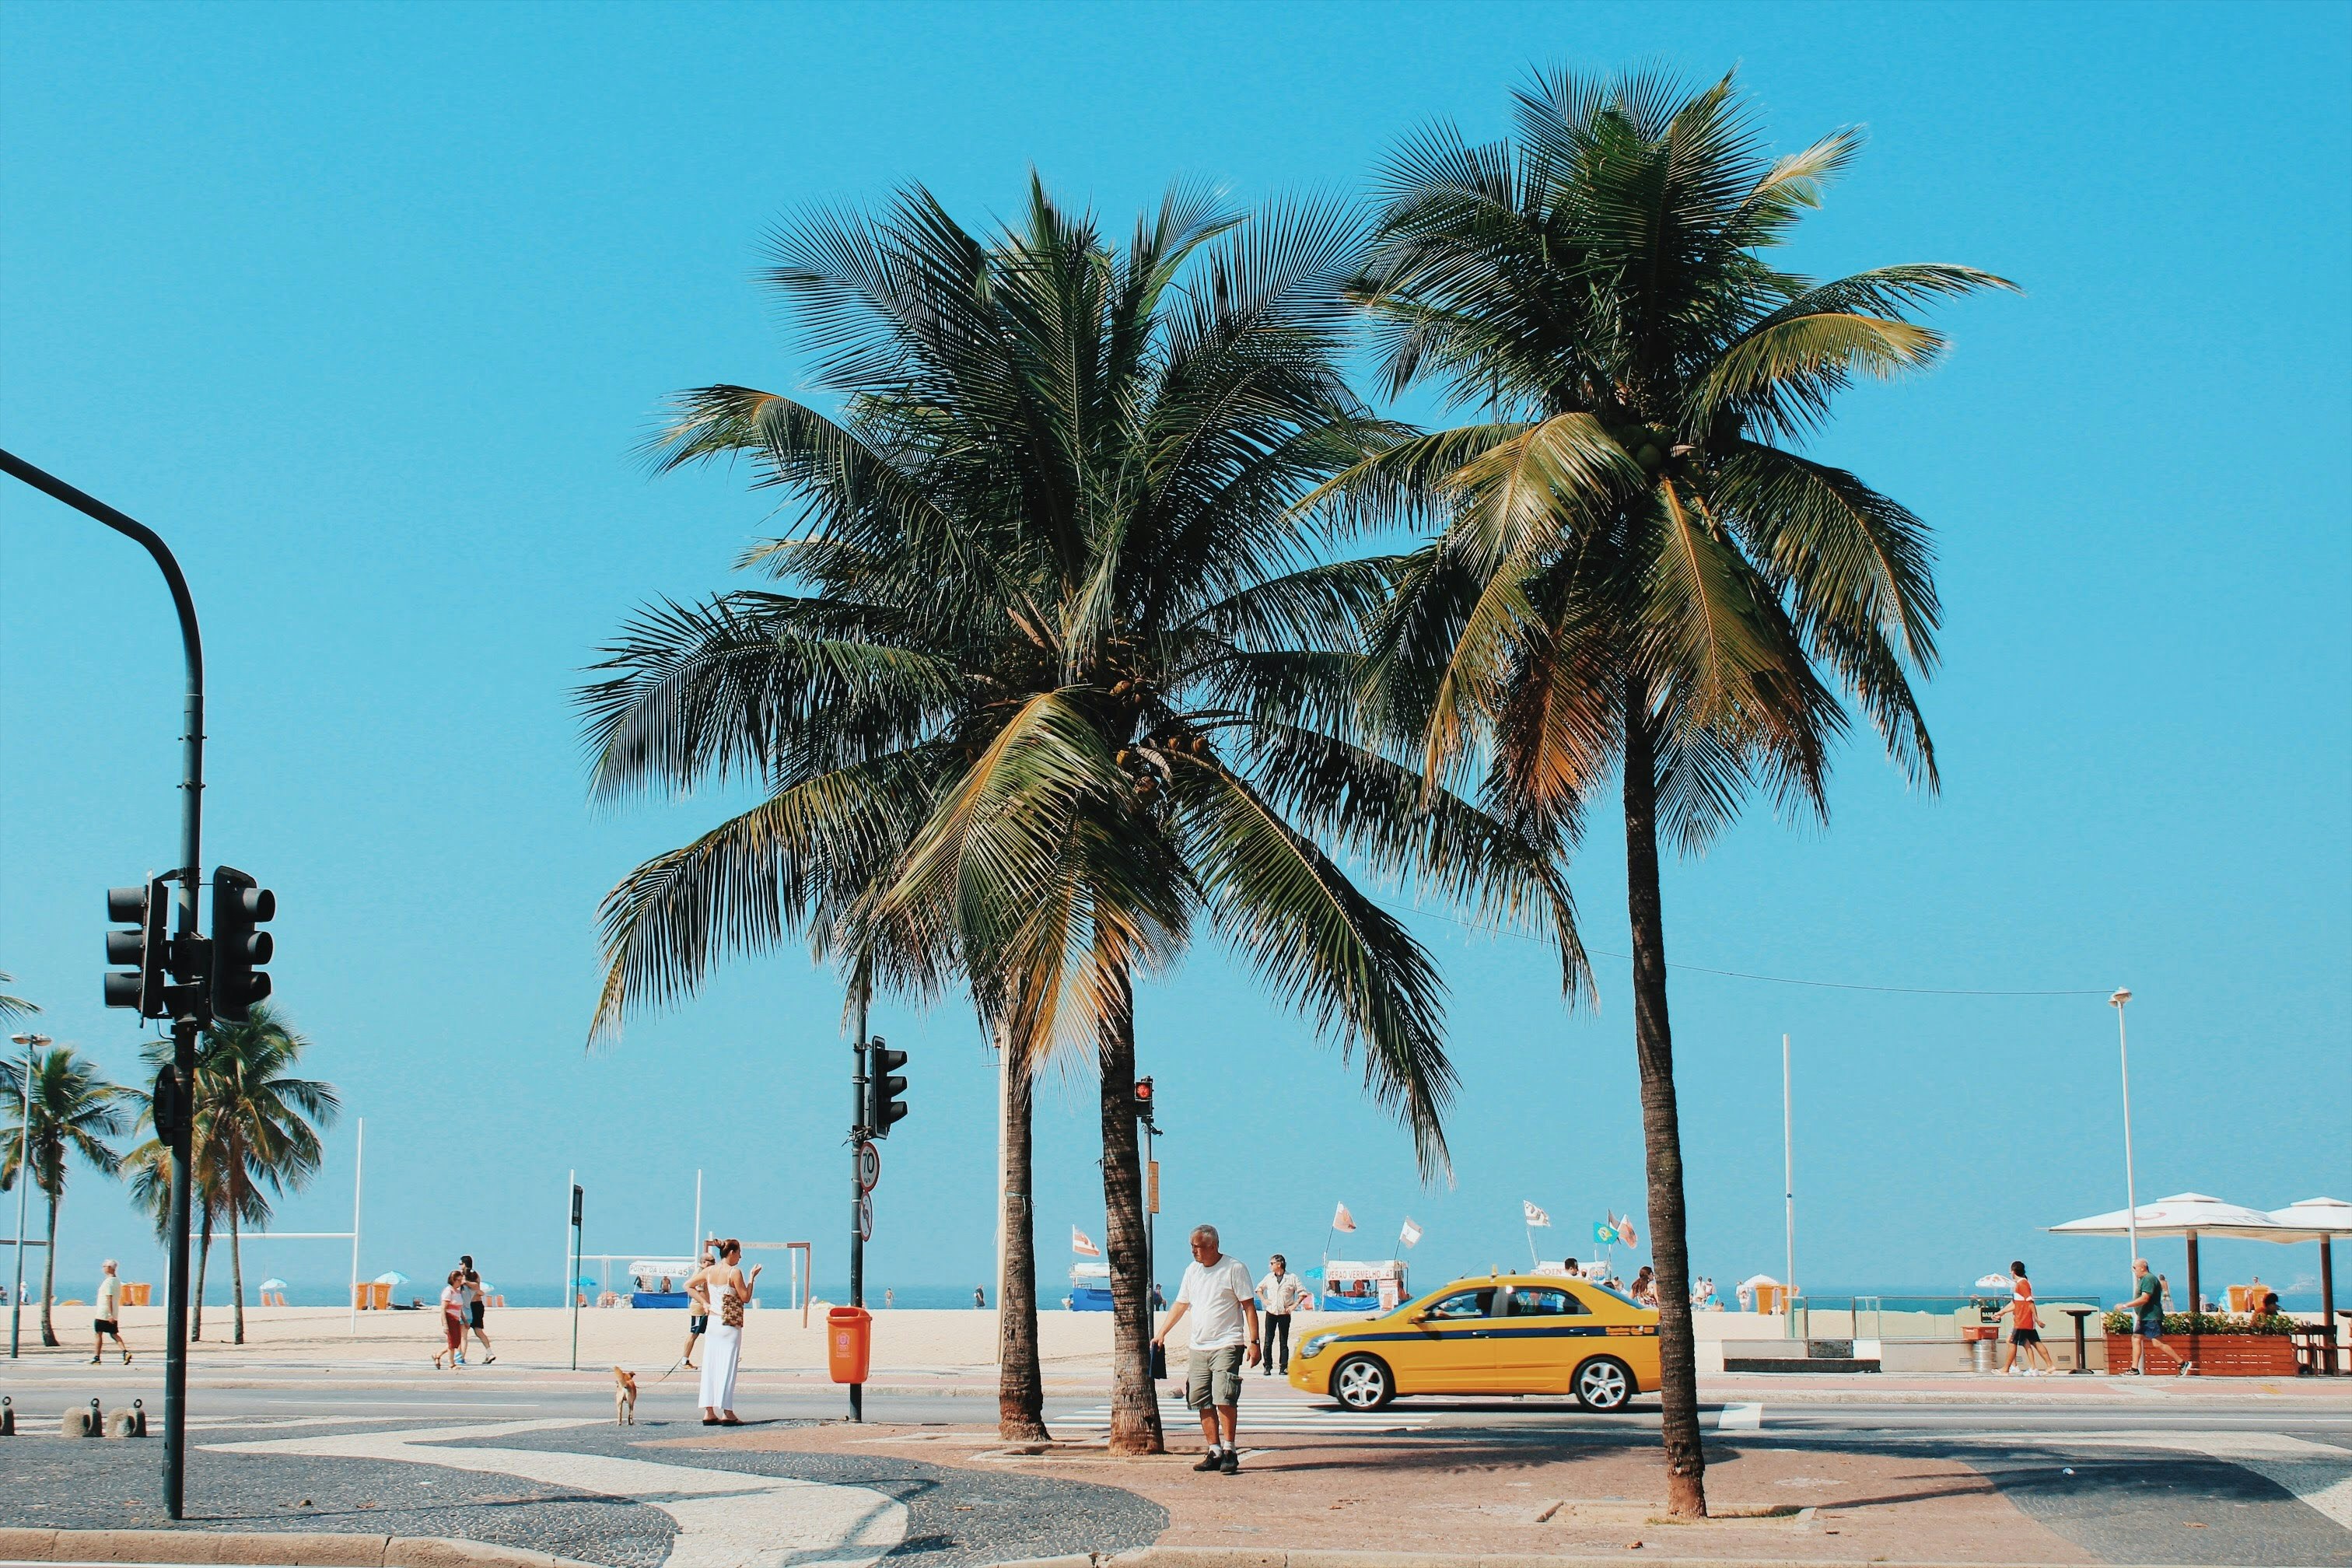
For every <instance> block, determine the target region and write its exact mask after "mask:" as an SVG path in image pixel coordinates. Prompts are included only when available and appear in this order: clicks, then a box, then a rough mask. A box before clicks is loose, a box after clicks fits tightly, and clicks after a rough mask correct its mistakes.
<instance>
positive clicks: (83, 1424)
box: [58, 1405, 98, 1437]
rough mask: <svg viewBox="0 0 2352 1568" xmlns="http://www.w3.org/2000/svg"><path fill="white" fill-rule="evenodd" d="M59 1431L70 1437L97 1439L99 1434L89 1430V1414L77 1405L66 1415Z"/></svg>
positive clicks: (59, 1422)
mask: <svg viewBox="0 0 2352 1568" xmlns="http://www.w3.org/2000/svg"><path fill="white" fill-rule="evenodd" d="M58 1432H59V1433H61V1434H62V1435H64V1436H68V1437H95V1436H98V1434H97V1433H95V1432H92V1431H91V1430H90V1429H89V1411H87V1410H84V1409H82V1408H81V1407H80V1406H79V1405H76V1406H74V1407H72V1408H71V1409H68V1411H67V1412H66V1413H65V1415H64V1417H63V1418H62V1419H61V1420H59V1421H58Z"/></svg>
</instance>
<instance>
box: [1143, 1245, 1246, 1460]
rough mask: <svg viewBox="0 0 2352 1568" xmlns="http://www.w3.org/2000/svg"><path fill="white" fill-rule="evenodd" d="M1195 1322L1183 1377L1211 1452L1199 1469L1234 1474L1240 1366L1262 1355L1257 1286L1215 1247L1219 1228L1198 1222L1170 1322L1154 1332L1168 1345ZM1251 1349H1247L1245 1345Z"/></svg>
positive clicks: (1154, 1337)
mask: <svg viewBox="0 0 2352 1568" xmlns="http://www.w3.org/2000/svg"><path fill="white" fill-rule="evenodd" d="M1188 1311H1190V1312H1193V1313H1196V1314H1198V1316H1196V1317H1195V1318H1194V1320H1193V1322H1192V1364H1191V1366H1190V1367H1188V1368H1187V1369H1186V1373H1185V1378H1184V1403H1185V1404H1187V1405H1191V1406H1192V1408H1193V1409H1195V1410H1197V1411H1199V1412H1200V1413H1201V1436H1203V1437H1205V1438H1207V1439H1208V1442H1209V1451H1208V1453H1207V1454H1206V1455H1204V1456H1203V1457H1202V1460H1201V1462H1200V1463H1199V1464H1197V1465H1195V1466H1193V1467H1192V1468H1194V1469H1196V1470H1223V1471H1224V1473H1225V1474H1227V1475H1229V1476H1230V1475H1233V1474H1234V1473H1235V1472H1237V1471H1239V1470H1240V1469H1241V1468H1242V1460H1241V1450H1240V1449H1239V1448H1238V1447H1236V1446H1235V1443H1234V1426H1235V1425H1236V1421H1237V1418H1238V1416H1239V1415H1240V1413H1241V1412H1240V1405H1241V1400H1242V1368H1243V1367H1244V1365H1252V1364H1255V1363H1256V1361H1257V1359H1258V1339H1257V1287H1256V1285H1255V1282H1254V1281H1252V1280H1251V1279H1250V1272H1249V1268H1248V1267H1247V1266H1246V1265H1244V1263H1243V1262H1242V1260H1241V1259H1240V1258H1227V1257H1225V1256H1224V1255H1223V1254H1222V1253H1220V1252H1219V1251H1218V1250H1217V1227H1216V1226H1213V1225H1203V1226H1195V1227H1194V1228H1193V1231H1192V1262H1191V1263H1189V1264H1186V1265H1185V1267H1184V1283H1183V1284H1182V1285H1181V1286H1180V1287H1179V1288H1178V1289H1177V1291H1176V1304H1175V1305H1174V1306H1173V1307H1171V1308H1170V1309H1169V1311H1168V1321H1166V1322H1165V1323H1162V1324H1161V1325H1160V1331H1159V1332H1158V1333H1156V1334H1154V1335H1152V1336H1151V1342H1152V1343H1153V1344H1155V1345H1163V1346H1164V1345H1165V1344H1167V1342H1168V1336H1169V1335H1170V1334H1171V1333H1172V1332H1174V1331H1175V1329H1176V1325H1177V1324H1178V1323H1179V1322H1181V1321H1183V1318H1184V1314H1185V1313H1186V1312H1188ZM1244 1345H1246V1346H1247V1347H1248V1352H1247V1354H1246V1356H1244V1351H1243V1347H1244Z"/></svg>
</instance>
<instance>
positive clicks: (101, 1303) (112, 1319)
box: [89, 1258, 131, 1366]
mask: <svg viewBox="0 0 2352 1568" xmlns="http://www.w3.org/2000/svg"><path fill="white" fill-rule="evenodd" d="M121 1310H122V1281H121V1279H117V1278H116V1277H115V1273H114V1259H112V1258H108V1259H107V1260H106V1271H105V1272H104V1273H102V1274H100V1276H99V1278H98V1316H97V1318H96V1319H95V1320H94V1321H92V1323H91V1324H90V1326H91V1327H92V1328H94V1329H96V1330H97V1331H98V1348H97V1350H96V1351H95V1352H92V1354H91V1356H90V1358H89V1364H90V1365H92V1366H96V1365H97V1364H98V1363H100V1361H102V1360H103V1359H105V1356H106V1342H107V1340H108V1338H109V1337H110V1336H111V1337H112V1339H113V1341H114V1343H115V1348H117V1349H118V1350H120V1351H121V1352H122V1364H123V1365H125V1366H129V1365H130V1364H131V1347H130V1346H129V1345H127V1344H124V1343H123V1342H122V1324H121Z"/></svg>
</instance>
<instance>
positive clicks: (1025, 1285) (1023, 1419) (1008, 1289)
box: [996, 1023, 1048, 1442]
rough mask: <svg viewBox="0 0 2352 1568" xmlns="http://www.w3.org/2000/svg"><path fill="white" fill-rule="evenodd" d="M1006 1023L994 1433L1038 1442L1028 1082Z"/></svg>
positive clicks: (1040, 1389) (1002, 1036) (1040, 1410)
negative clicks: (1000, 1250) (1002, 1243)
mask: <svg viewBox="0 0 2352 1568" xmlns="http://www.w3.org/2000/svg"><path fill="white" fill-rule="evenodd" d="M1026 1056H1027V1053H1026V1052H1025V1051H1024V1050H1022V1049H1020V1048H1019V1047H1017V1046H1016V1045H1015V1034H1014V1031H1013V1028H1012V1026H1009V1025H1006V1024H1003V1023H999V1024H998V1025H997V1026H996V1057H997V1068H998V1071H999V1074H1000V1076H1001V1086H1002V1087H1001V1093H1000V1101H1001V1103H1000V1105H999V1108H998V1109H999V1112H1000V1116H1001V1123H1002V1124H1001V1126H1000V1128H999V1151H1000V1153H1001V1155H1002V1159H1003V1171H1002V1173H1001V1181H1002V1185H1001V1186H1000V1187H999V1189H998V1194H997V1198H998V1202H999V1203H1000V1204H1001V1205H1002V1206H1003V1215H1002V1217H1001V1220H1000V1223H1001V1224H1002V1225H1003V1227H1004V1230H1003V1236H1004V1246H1003V1255H1002V1258H1001V1263H1000V1267H999V1268H998V1269H997V1275H996V1435H997V1436H999V1437H1003V1438H1007V1439H1011V1440H1014V1441H1023V1442H1038V1441H1042V1440H1044V1439H1045V1437H1046V1436H1047V1435H1048V1434H1047V1433H1046V1431H1045V1368H1044V1365H1043V1363H1041V1362H1040V1360H1039V1357H1038V1350H1037V1224H1036V1215H1035V1212H1034V1208H1033V1207H1032V1205H1031V1204H1030V1201H1029V1190H1030V1188H1029V1184H1030V1148H1031V1132H1032V1126H1031V1118H1032V1108H1033V1107H1034V1103H1035V1100H1034V1095H1035V1081H1034V1079H1032V1077H1031V1076H1030V1072H1029V1066H1028V1062H1027V1060H1026Z"/></svg>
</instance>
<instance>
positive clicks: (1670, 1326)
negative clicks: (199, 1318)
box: [1625, 680, 1706, 1519]
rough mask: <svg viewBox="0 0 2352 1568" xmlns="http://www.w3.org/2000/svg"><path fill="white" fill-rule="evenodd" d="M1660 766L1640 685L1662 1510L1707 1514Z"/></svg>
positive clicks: (1640, 962)
mask: <svg viewBox="0 0 2352 1568" xmlns="http://www.w3.org/2000/svg"><path fill="white" fill-rule="evenodd" d="M1657 770H1658V760H1657V752H1656V743H1655V737H1654V735H1653V734H1652V733H1651V731H1650V703H1649V694H1648V689H1647V688H1646V687H1645V686H1643V684H1642V683H1641V682H1640V681H1639V680H1636V681H1633V682H1632V683H1630V684H1629V685H1628V687H1627V689H1626V698H1625V903H1626V909H1627V911H1628V913H1630V914H1631V916H1632V917H1633V1055H1634V1058H1635V1060H1636V1061H1637V1062H1639V1064H1640V1066H1641V1076H1642V1143H1643V1148H1644V1149H1645V1151H1646V1152H1647V1153H1648V1156H1649V1176H1650V1260H1651V1263H1652V1265H1653V1266H1654V1268H1656V1269H1657V1280H1658V1363H1659V1379H1658V1381H1659V1403H1660V1405H1661V1406H1662V1407H1663V1414H1664V1437H1665V1447H1666V1511H1667V1512H1668V1513H1669V1514H1671V1515H1673V1516H1675V1517H1676V1518H1679V1519H1704V1518H1706V1451H1705V1449H1704V1448H1703V1447H1702V1446H1701V1442H1700V1438H1699V1427H1698V1359H1697V1352H1696V1349H1695V1347H1694V1345H1693V1343H1692V1331H1691V1306H1690V1247H1689V1241H1688V1237H1686V1235H1685V1226H1684V1215H1683V1140H1682V1121H1681V1117H1680V1114H1679V1112H1678V1111H1677V1110H1676V1109H1675V1047H1674V1036H1673V1031H1672V1030H1671V1029H1670V1028H1669V1027H1668V1026H1667V1022H1666V928H1665V915H1664V909H1663V907H1662V903H1661V900H1660V898H1659V892H1658V822H1657V805H1658V771H1657Z"/></svg>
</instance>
